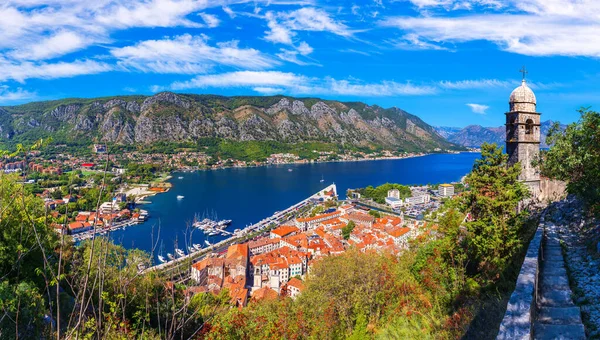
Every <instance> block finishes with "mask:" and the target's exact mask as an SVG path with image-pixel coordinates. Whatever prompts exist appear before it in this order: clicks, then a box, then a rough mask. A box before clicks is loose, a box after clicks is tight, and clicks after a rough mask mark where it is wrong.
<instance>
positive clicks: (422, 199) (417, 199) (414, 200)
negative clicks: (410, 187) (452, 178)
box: [404, 194, 431, 205]
mask: <svg viewBox="0 0 600 340" xmlns="http://www.w3.org/2000/svg"><path fill="white" fill-rule="evenodd" d="M430 200H431V196H429V194H422V195H418V196H413V197H407V198H406V199H405V200H404V203H405V204H406V205H414V204H424V203H428V202H429V201H430Z"/></svg>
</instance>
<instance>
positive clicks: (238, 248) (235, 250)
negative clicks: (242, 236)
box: [227, 243, 248, 259]
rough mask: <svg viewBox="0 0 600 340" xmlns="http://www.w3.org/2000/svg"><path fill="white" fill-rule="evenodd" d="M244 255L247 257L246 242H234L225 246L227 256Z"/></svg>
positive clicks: (229, 257)
mask: <svg viewBox="0 0 600 340" xmlns="http://www.w3.org/2000/svg"><path fill="white" fill-rule="evenodd" d="M237 257H245V258H246V259H247V258H248V244H246V243H242V244H234V245H232V246H229V248H227V258H228V259H231V258H237Z"/></svg>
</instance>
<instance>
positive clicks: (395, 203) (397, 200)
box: [385, 197, 402, 209]
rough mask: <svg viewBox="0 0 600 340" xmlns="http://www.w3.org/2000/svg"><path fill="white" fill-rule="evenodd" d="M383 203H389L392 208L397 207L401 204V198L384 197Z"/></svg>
mask: <svg viewBox="0 0 600 340" xmlns="http://www.w3.org/2000/svg"><path fill="white" fill-rule="evenodd" d="M385 203H386V204H387V205H389V206H390V207H391V208H392V209H398V208H400V207H401V206H402V200H401V199H400V198H397V197H386V198H385Z"/></svg>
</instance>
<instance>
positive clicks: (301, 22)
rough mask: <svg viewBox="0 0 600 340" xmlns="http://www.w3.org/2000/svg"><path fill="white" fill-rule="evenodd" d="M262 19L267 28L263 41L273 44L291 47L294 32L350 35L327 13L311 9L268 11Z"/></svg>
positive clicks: (344, 26) (346, 28)
mask: <svg viewBox="0 0 600 340" xmlns="http://www.w3.org/2000/svg"><path fill="white" fill-rule="evenodd" d="M264 18H265V19H266V20H267V26H268V27H269V30H268V31H266V32H265V33H266V35H265V39H266V40H268V41H271V42H274V43H281V44H286V45H292V44H293V38H294V37H295V36H296V31H314V32H329V33H333V34H336V35H339V36H344V37H350V36H351V35H352V31H350V29H349V28H348V27H347V26H346V25H344V24H342V23H340V22H338V21H336V20H334V19H332V18H331V17H330V16H329V14H328V13H327V12H325V11H323V10H321V9H317V8H313V7H304V8H301V9H298V10H295V11H291V12H279V13H274V12H272V11H269V12H267V13H266V14H265V16H264Z"/></svg>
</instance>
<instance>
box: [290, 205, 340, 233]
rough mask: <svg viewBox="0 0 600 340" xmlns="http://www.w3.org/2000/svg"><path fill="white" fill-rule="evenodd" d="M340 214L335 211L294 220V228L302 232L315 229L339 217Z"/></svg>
mask: <svg viewBox="0 0 600 340" xmlns="http://www.w3.org/2000/svg"><path fill="white" fill-rule="evenodd" d="M341 214H342V213H341V212H340V211H338V210H336V211H334V212H330V213H327V214H321V215H316V216H313V217H301V218H297V219H296V227H298V229H300V230H302V231H307V230H312V229H315V228H316V227H317V226H318V225H319V224H320V223H321V222H325V221H327V220H331V219H334V218H337V217H340V216H341Z"/></svg>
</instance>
